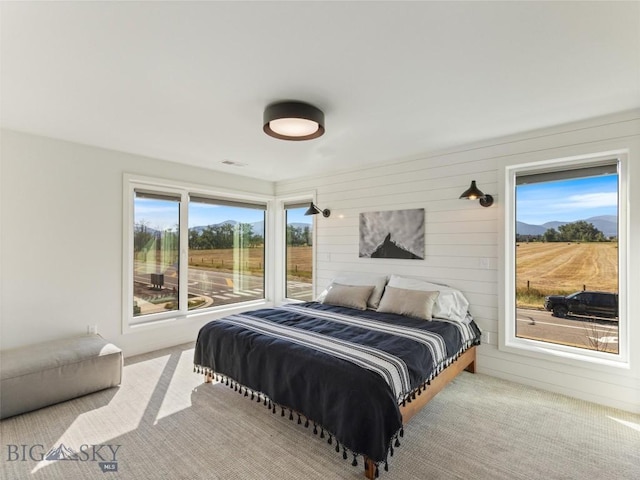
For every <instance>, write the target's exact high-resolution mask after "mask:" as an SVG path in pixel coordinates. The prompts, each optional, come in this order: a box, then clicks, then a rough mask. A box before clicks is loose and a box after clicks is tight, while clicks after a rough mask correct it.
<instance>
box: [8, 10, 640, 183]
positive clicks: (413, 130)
mask: <svg viewBox="0 0 640 480" xmlns="http://www.w3.org/2000/svg"><path fill="white" fill-rule="evenodd" d="M0 8H1V12H0V13H1V22H2V23H1V28H2V30H1V51H0V53H1V65H0V66H1V77H0V81H1V90H0V93H1V100H2V104H1V111H0V113H1V121H2V126H3V127H6V128H10V129H14V130H20V131H25V132H31V133H35V134H40V135H45V136H51V137H56V138H61V139H66V140H71V141H76V142H80V143H86V144H90V145H96V146H101V147H106V148H111V149H115V150H121V151H126V152H131V153H136V154H142V155H147V156H151V157H156V158H162V159H166V160H171V161H175V162H183V163H186V164H191V165H197V166H201V167H206V168H211V169H214V170H223V171H227V172H232V173H237V174H240V175H247V176H251V177H257V178H263V179H267V180H273V181H276V180H283V179H288V178H295V177H302V176H307V175H310V174H315V173H318V172H323V171H331V170H335V169H345V168H366V166H367V165H369V164H373V163H379V162H382V161H387V160H393V159H400V158H408V157H412V156H416V155H419V154H423V153H426V152H431V151H438V150H442V149H446V148H450V147H454V146H457V145H463V144H466V143H470V142H474V141H478V140H483V139H489V138H493V137H499V136H503V135H508V134H512V133H517V132H522V131H527V130H532V129H536V128H541V127H548V126H552V125H557V124H562V123H566V122H571V121H575V120H581V119H584V118H590V117H594V116H599V115H605V114H609V113H613V112H618V111H623V110H628V109H632V108H638V107H640V3H639V2H627V3H623V2H602V3H596V2H567V3H562V2H532V3H523V2H506V3H498V2H470V3H466V2H442V3H441V2H406V3H405V2H396V1H393V2H371V3H370V2H256V3H254V2H229V3H227V2H175V3H174V2H158V3H156V2H140V3H138V2H136V3H129V2H105V3H96V2H70V3H67V2H65V3H62V2H50V3H49V2H44V3H35V2H2V5H1V7H0ZM285 99H289V100H302V101H306V102H309V103H313V104H315V105H316V106H318V107H319V108H321V109H322V110H324V112H325V116H326V134H325V135H324V136H323V137H321V138H319V139H316V140H311V141H306V142H287V141H282V140H275V139H273V138H271V137H268V136H266V135H265V134H264V133H263V132H262V113H263V110H264V107H265V106H266V105H267V104H269V103H271V102H273V101H276V100H285ZM224 160H231V161H234V162H240V163H244V164H246V166H243V167H238V166H227V165H224V164H222V163H221V162H222V161H224Z"/></svg>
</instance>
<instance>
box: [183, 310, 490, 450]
mask: <svg viewBox="0 0 640 480" xmlns="http://www.w3.org/2000/svg"><path fill="white" fill-rule="evenodd" d="M479 336H480V331H479V329H478V328H477V326H476V325H475V323H473V322H471V323H469V324H463V323H459V322H451V321H445V320H442V321H440V320H434V321H431V322H427V321H424V320H417V319H412V318H408V317H404V316H400V315H394V314H383V313H378V312H373V311H359V310H353V309H350V308H344V307H335V306H330V305H324V304H320V303H316V302H309V303H303V304H292V305H286V306H283V307H279V308H269V309H261V310H255V311H252V312H248V313H243V314H237V315H230V316H228V317H225V318H222V319H219V320H214V321H211V322H209V323H208V324H207V325H205V326H204V327H202V329H201V330H200V333H199V335H198V340H197V342H196V348H195V357H194V363H195V365H196V370H197V371H198V372H207V373H213V374H218V375H224V376H225V377H227V378H229V379H231V380H232V382H237V383H238V384H239V385H240V386H241V389H242V387H244V388H245V392H246V391H247V390H246V389H247V388H248V389H250V390H249V391H251V392H252V394H254V393H256V394H257V393H260V394H261V396H262V397H263V398H264V399H265V402H266V399H268V401H269V404H271V402H273V404H274V408H275V404H277V405H279V406H280V407H284V408H287V409H290V410H291V412H292V413H293V412H296V413H297V414H301V415H303V416H305V417H306V418H308V419H310V420H311V421H312V422H314V423H315V424H317V425H318V426H320V427H321V428H322V430H323V431H326V432H327V434H329V435H331V436H332V437H334V438H335V440H336V441H338V442H339V443H340V444H341V445H342V447H343V449H345V448H347V449H349V450H350V451H351V452H353V453H354V454H363V455H366V456H368V457H369V458H371V459H372V460H374V461H375V462H381V461H384V460H385V459H386V457H387V454H388V452H389V448H390V447H391V442H392V440H393V439H394V437H395V436H397V434H398V432H399V431H400V429H401V427H402V421H401V415H400V410H399V404H400V403H402V402H405V401H407V400H409V401H410V399H411V395H412V394H413V395H415V390H416V389H419V388H421V387H422V386H423V385H424V384H425V383H427V382H428V381H429V380H431V379H432V378H433V377H435V376H436V375H437V374H438V373H439V372H440V371H442V369H444V368H445V367H446V366H447V365H449V364H450V363H451V362H452V361H453V360H455V358H457V357H458V356H459V355H460V353H462V352H463V351H464V350H466V349H467V348H469V347H470V346H471V345H473V344H477V343H478V342H479Z"/></svg>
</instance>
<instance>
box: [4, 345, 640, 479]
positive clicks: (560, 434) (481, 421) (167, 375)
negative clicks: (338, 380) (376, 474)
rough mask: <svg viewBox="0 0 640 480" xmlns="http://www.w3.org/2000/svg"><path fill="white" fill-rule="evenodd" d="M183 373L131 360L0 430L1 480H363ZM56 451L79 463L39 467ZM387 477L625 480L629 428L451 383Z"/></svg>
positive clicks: (188, 358) (572, 407)
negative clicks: (105, 379)
mask: <svg viewBox="0 0 640 480" xmlns="http://www.w3.org/2000/svg"><path fill="white" fill-rule="evenodd" d="M192 359H193V345H192V344H188V345H181V346H178V347H173V348H170V349H165V350H160V351H157V352H153V353H149V354H145V355H140V356H137V357H132V358H129V359H127V360H126V361H125V369H124V378H123V383H122V385H121V386H120V387H119V388H114V389H109V390H105V391H102V392H98V393H95V394H91V395H87V396H85V397H82V398H78V399H75V400H72V401H69V402H64V403H61V404H58V405H54V406H51V407H48V408H44V409H41V410H38V411H35V412H31V413H28V414H24V415H20V416H17V417H13V418H9V419H6V420H4V421H2V422H1V423H0V429H1V434H2V437H1V442H2V449H3V450H2V459H1V464H0V478H2V479H23V478H34V479H46V480H49V479H64V480H81V479H82V480H85V479H101V480H107V479H119V478H122V479H136V480H145V479H165V478H166V479H199V478H202V479H284V480H288V479H296V480H297V479H362V478H364V475H363V466H362V460H361V459H359V462H358V467H352V466H351V461H352V458H349V460H346V461H345V460H342V456H341V455H340V454H337V453H336V452H335V450H334V449H333V448H332V446H330V445H328V444H327V440H326V439H320V438H319V436H318V435H315V436H314V435H313V433H312V428H309V429H305V428H304V426H303V425H298V424H297V418H296V421H293V422H292V421H289V419H288V415H287V416H285V417H281V416H280V412H278V413H277V414H276V415H274V414H272V413H271V412H270V411H269V410H268V409H267V408H265V407H264V406H262V404H258V403H257V402H255V401H253V402H251V401H249V400H248V399H247V398H245V397H243V396H241V395H239V394H238V393H237V392H234V391H233V390H231V389H229V387H225V386H223V385H220V384H214V385H211V384H204V383H203V378H202V376H201V375H197V374H195V373H193V369H192ZM363 408H366V405H363ZM60 445H63V446H64V448H66V449H67V454H71V455H72V454H73V452H75V453H77V454H78V457H79V460H57V461H53V460H40V459H41V457H42V456H43V455H45V454H46V453H48V452H49V451H50V450H52V449H55V448H58V447H60ZM101 445H102V447H101ZM118 445H119V447H118ZM61 450H64V449H61ZM59 451H60V450H59ZM114 451H115V453H114ZM115 468H117V471H113V470H114V469H115ZM389 468H390V470H389V472H384V471H383V470H382V468H381V469H380V478H381V479H382V480H384V479H388V480H408V479H423V480H430V479H433V480H436V479H443V480H444V479H447V480H449V479H465V480H466V479H488V480H489V479H490V480H501V479H504V480H517V479H523V480H524V479H527V480H528V479H616V480H623V479H629V480H631V479H634V480H636V479H638V478H640V415H634V414H631V413H627V412H624V411H620V410H615V409H610V408H606V407H602V406H599V405H595V404H591V403H588V402H584V401H580V400H575V399H572V398H569V397H565V396H562V395H556V394H553V393H549V392H545V391H541V390H537V389H533V388H530V387H526V386H522V385H518V384H514V383H510V382H506V381H502V380H499V379H495V378H492V377H489V376H486V375H482V374H475V375H474V374H470V373H467V372H464V373H463V374H462V375H460V376H459V377H458V378H456V379H455V380H454V381H453V382H452V383H451V384H450V385H449V386H448V387H447V388H445V390H444V391H442V392H441V393H439V394H438V395H437V396H436V397H435V398H434V399H433V400H432V401H431V402H430V403H429V404H428V405H427V406H426V407H425V408H424V409H423V410H422V411H421V412H420V413H419V414H418V415H416V416H415V417H414V418H413V419H412V420H411V422H410V423H409V425H408V426H407V428H405V435H404V438H403V439H402V446H401V447H400V448H398V449H396V452H395V455H394V456H393V457H392V458H391V459H390V462H389ZM103 469H104V471H103Z"/></svg>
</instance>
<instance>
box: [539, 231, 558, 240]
mask: <svg viewBox="0 0 640 480" xmlns="http://www.w3.org/2000/svg"><path fill="white" fill-rule="evenodd" d="M542 240H543V241H544V242H559V241H560V236H559V235H558V232H557V231H556V229H555V228H549V229H547V231H546V232H544V233H543V234H542Z"/></svg>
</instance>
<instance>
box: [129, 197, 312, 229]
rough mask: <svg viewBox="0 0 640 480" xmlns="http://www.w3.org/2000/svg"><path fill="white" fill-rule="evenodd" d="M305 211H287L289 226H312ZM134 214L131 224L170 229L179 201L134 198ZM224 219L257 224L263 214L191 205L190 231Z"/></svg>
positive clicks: (202, 204)
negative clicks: (143, 223)
mask: <svg viewBox="0 0 640 480" xmlns="http://www.w3.org/2000/svg"><path fill="white" fill-rule="evenodd" d="M305 210H306V207H305V208H296V209H292V210H289V215H288V216H287V220H288V221H289V222H290V223H308V224H311V223H312V220H311V218H310V217H306V216H304V212H305ZM134 211H135V218H134V223H136V224H137V223H140V222H141V221H144V222H145V224H146V225H147V226H148V227H150V228H154V229H156V230H165V229H168V228H173V227H175V225H176V224H177V223H178V202H172V201H168V200H156V199H148V198H136V199H135V208H134ZM225 220H235V221H237V222H242V223H254V222H260V221H262V220H263V211H262V210H252V209H249V208H239V207H228V206H222V205H209V204H205V203H192V204H191V205H190V208H189V228H191V227H199V226H203V225H211V224H215V223H220V222H224V221H225Z"/></svg>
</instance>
